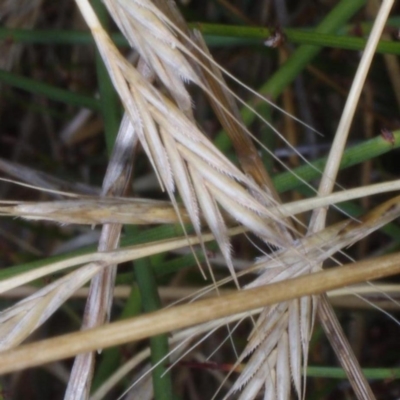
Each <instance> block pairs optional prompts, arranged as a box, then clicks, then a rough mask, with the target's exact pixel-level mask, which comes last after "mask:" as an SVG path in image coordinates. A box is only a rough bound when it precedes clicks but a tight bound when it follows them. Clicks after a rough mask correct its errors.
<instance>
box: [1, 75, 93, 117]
mask: <svg viewBox="0 0 400 400" xmlns="http://www.w3.org/2000/svg"><path fill="white" fill-rule="evenodd" d="M0 81H2V82H4V83H6V84H7V85H11V86H14V87H16V88H18V89H22V90H26V91H27V92H29V93H35V94H41V95H44V96H46V97H48V98H49V99H52V100H56V101H61V102H63V103H65V104H70V105H73V106H78V107H84V108H89V109H91V110H95V111H99V110H100V102H99V101H98V100H96V99H95V98H93V97H91V96H85V95H82V94H77V93H73V92H70V91H69V90H64V89H59V88H57V87H54V86H51V85H48V84H46V83H42V82H38V81H37V80H35V79H30V78H26V77H24V76H20V75H16V74H13V73H11V72H7V71H4V70H0Z"/></svg>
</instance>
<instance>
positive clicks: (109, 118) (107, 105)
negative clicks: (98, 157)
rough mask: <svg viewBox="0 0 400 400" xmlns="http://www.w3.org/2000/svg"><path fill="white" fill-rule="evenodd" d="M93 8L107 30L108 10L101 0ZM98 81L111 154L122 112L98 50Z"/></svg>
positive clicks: (94, 3) (106, 136) (107, 142)
mask: <svg viewBox="0 0 400 400" xmlns="http://www.w3.org/2000/svg"><path fill="white" fill-rule="evenodd" d="M93 7H94V9H95V11H96V14H97V15H98V17H99V19H100V21H101V23H102V25H103V27H104V28H105V29H107V27H108V25H109V19H108V18H109V17H108V13H107V10H106V8H105V6H104V5H103V3H102V2H101V1H100V0H94V1H93ZM96 68H97V81H98V85H99V92H100V104H101V114H102V117H103V120H104V134H105V139H106V144H107V150H108V154H111V152H112V149H113V147H114V145H115V140H116V137H117V134H118V127H119V124H120V121H121V112H120V105H119V98H118V94H117V92H116V91H115V89H114V86H113V84H112V81H111V78H110V75H109V74H108V71H107V67H106V66H105V65H104V62H103V59H102V57H101V55H100V53H99V51H98V50H97V48H96Z"/></svg>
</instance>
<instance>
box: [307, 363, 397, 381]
mask: <svg viewBox="0 0 400 400" xmlns="http://www.w3.org/2000/svg"><path fill="white" fill-rule="evenodd" d="M362 371H363V374H364V375H365V377H366V378H367V379H399V378H400V369H399V368H363V369H362ZM307 377H314V378H332V379H346V378H347V375H346V372H345V371H344V370H343V369H342V368H337V367H320V366H309V367H307Z"/></svg>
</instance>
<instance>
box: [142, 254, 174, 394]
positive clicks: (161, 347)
mask: <svg viewBox="0 0 400 400" xmlns="http://www.w3.org/2000/svg"><path fill="white" fill-rule="evenodd" d="M135 275H136V280H137V283H138V286H139V288H140V293H141V297H142V302H143V309H144V311H145V312H152V311H156V310H159V309H160V308H161V307H162V305H161V300H160V297H159V295H158V289H157V282H156V280H155V275H154V271H153V269H152V268H151V266H150V263H149V262H148V259H141V260H137V261H136V262H135ZM150 350H151V363H152V365H153V370H152V378H153V389H154V399H155V400H171V399H172V396H173V395H172V382H171V374H170V372H167V369H168V363H169V361H168V357H166V356H167V355H168V353H169V345H168V336H167V335H166V334H163V335H157V336H154V337H151V338H150ZM161 360H162V361H161Z"/></svg>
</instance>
